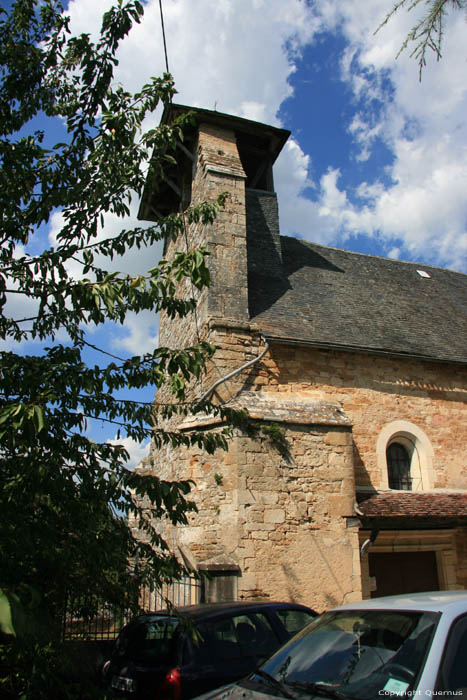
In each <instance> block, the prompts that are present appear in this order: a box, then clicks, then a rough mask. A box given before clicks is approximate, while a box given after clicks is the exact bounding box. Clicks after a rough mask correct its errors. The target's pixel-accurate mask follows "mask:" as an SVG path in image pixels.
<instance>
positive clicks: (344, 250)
mask: <svg viewBox="0 0 467 700" xmlns="http://www.w3.org/2000/svg"><path fill="white" fill-rule="evenodd" d="M280 238H287V239H290V240H293V241H300V243H305V244H306V245H309V246H313V247H316V248H322V249H324V250H335V251H336V252H337V253H346V254H348V255H358V256H360V257H364V258H372V259H376V260H384V261H387V262H393V263H399V264H403V265H413V266H418V267H420V268H421V267H426V268H429V269H430V270H439V271H441V272H452V273H454V274H457V275H462V276H464V277H467V273H465V272H461V271H460V270H453V269H451V268H448V267H441V266H440V265H430V264H429V263H424V262H422V261H420V260H418V261H417V260H400V259H399V258H389V257H386V256H384V255H373V254H371V253H361V252H359V251H356V250H348V248H338V247H337V246H330V245H324V244H323V243H315V242H314V241H308V240H307V239H306V238H297V236H287V235H284V234H282V233H281V234H280Z"/></svg>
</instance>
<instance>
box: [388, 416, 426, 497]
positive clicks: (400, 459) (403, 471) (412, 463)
mask: <svg viewBox="0 0 467 700" xmlns="http://www.w3.org/2000/svg"><path fill="white" fill-rule="evenodd" d="M376 454H377V460H378V467H379V474H380V481H379V484H378V482H377V481H376V480H375V484H374V485H375V486H376V487H377V488H380V489H388V488H389V489H404V490H409V491H428V490H430V489H432V488H434V484H435V473H434V469H433V457H434V452H433V448H432V446H431V443H430V440H429V439H428V437H427V435H425V433H424V432H423V430H421V428H419V427H418V426H417V425H415V424H414V423H410V422H409V421H406V420H395V421H391V422H390V423H387V424H386V425H384V426H383V428H382V429H381V431H380V433H379V435H378V439H377V441H376Z"/></svg>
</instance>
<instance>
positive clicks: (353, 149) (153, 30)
mask: <svg viewBox="0 0 467 700" xmlns="http://www.w3.org/2000/svg"><path fill="white" fill-rule="evenodd" d="M110 4H111V2H110V0H99V2H96V0H71V1H70V2H69V5H68V13H69V14H70V15H71V29H72V31H73V32H75V33H76V32H89V33H91V34H92V33H93V32H95V30H96V28H97V27H98V26H99V24H100V17H101V15H102V12H103V11H104V10H105V9H106V8H107V7H108V6H109V5H110ZM392 5H393V2H392V0H365V1H364V2H361V1H356V0H314V1H306V0H196V1H195V2H193V0H163V8H164V17H165V28H166V37H167V49H168V58H169V68H170V70H171V72H172V73H173V75H174V77H175V83H176V87H177V89H178V91H179V95H178V96H177V98H176V101H177V102H181V103H183V104H189V105H194V106H200V107H204V108H208V109H213V108H214V106H216V108H217V110H219V111H221V112H230V113H233V114H237V115H239V116H243V117H247V118H250V119H257V120H258V121H262V122H266V123H270V124H274V125H277V126H282V127H285V128H287V129H289V130H290V131H291V132H292V136H291V138H290V140H289V142H288V144H287V145H286V147H285V148H284V150H283V153H282V154H281V156H280V157H279V159H278V161H277V164H276V168H275V184H276V190H277V192H278V198H279V209H280V220H281V221H280V223H281V233H282V234H285V235H292V236H300V237H302V238H304V239H307V240H313V241H316V242H318V243H322V244H325V245H331V246H336V247H343V248H347V249H350V250H354V251H359V252H363V253H369V254H375V255H383V256H389V257H395V258H400V259H404V260H413V261H418V262H422V263H425V264H431V265H437V266H441V267H449V268H452V269H456V270H460V271H463V272H467V197H466V192H467V120H466V118H465V115H466V114H467V80H466V69H467V41H466V37H467V23H466V17H465V14H462V12H457V13H454V14H453V15H452V16H450V17H448V21H447V24H446V32H445V50H444V52H443V59H442V61H440V62H436V60H435V59H434V57H433V58H432V57H430V58H429V62H428V65H427V67H426V69H425V71H424V73H423V79H422V82H421V83H420V82H419V79H418V66H417V64H416V62H415V61H414V60H413V59H410V57H409V55H408V52H405V54H403V55H402V56H401V57H400V58H399V59H397V60H396V59H395V56H396V54H397V51H398V49H399V47H400V45H401V43H402V41H403V39H404V38H405V36H406V34H407V32H408V30H409V29H410V28H411V27H412V26H413V24H414V23H415V21H416V15H415V14H414V12H411V13H407V12H406V11H401V12H400V13H398V14H397V15H396V16H395V18H394V19H393V20H392V21H391V22H390V23H389V24H388V25H387V26H386V27H384V28H383V29H381V31H380V32H378V33H377V34H376V35H375V34H374V31H375V29H376V28H377V27H378V25H379V23H380V22H381V21H382V20H383V19H384V16H385V14H386V12H387V11H388V10H389V9H391V7H392ZM421 5H422V9H423V5H424V3H421ZM145 8H146V10H145V17H144V19H143V22H142V24H141V25H140V26H138V27H136V28H135V30H134V31H133V32H132V34H131V35H130V37H129V38H128V39H127V40H126V42H125V43H124V45H123V46H122V48H121V50H120V52H119V60H120V65H119V67H118V70H117V75H116V78H117V80H118V81H120V82H121V83H123V85H124V86H125V87H126V88H127V89H130V90H133V91H136V90H138V89H139V88H140V87H141V85H142V84H143V83H144V82H145V81H147V80H148V79H149V77H150V76H152V75H160V74H161V73H162V72H163V70H164V69H165V60H164V54H163V47H162V37H161V27H160V15H159V1H158V0H146V2H145ZM159 117H160V114H159V113H156V114H155V115H154V116H153V118H152V120H148V123H147V125H146V126H147V127H148V128H149V127H150V126H153V125H154V124H156V123H158V121H159ZM50 136H51V138H53V136H54V134H53V133H51V134H50ZM136 209H137V205H136V203H135V207H134V210H135V213H136ZM130 223H131V222H129V221H127V222H125V224H124V225H125V228H128V227H129V225H130ZM120 226H121V222H120V221H118V220H116V219H110V218H109V219H108V220H107V222H106V230H107V232H108V231H115V232H117V231H118V230H119V228H120ZM59 227H60V216H59V214H58V213H57V215H56V216H55V217H54V218H53V220H52V221H51V223H50V226H49V230H48V231H44V235H48V236H49V237H50V239H51V240H52V241H53V238H54V235H56V232H57V231H58V230H59ZM30 252H34V251H33V250H31V251H30ZM159 255H160V250H159V249H157V248H156V249H154V251H152V257H153V259H152V260H150V261H149V262H148V255H147V253H145V254H143V256H141V255H138V254H137V253H134V254H132V255H130V256H128V258H127V259H126V260H125V263H124V271H125V272H132V271H133V272H141V271H144V269H145V268H147V267H150V266H152V265H153V264H154V263H155V262H156V261H157V258H158V256H159ZM116 267H117V269H122V263H121V262H120V263H119V264H118V265H117V266H116ZM157 333H158V322H157V318H155V317H154V316H152V315H151V314H144V315H142V316H141V317H138V318H130V319H129V320H128V322H127V324H126V325H125V327H124V328H117V327H108V328H106V329H105V331H101V332H99V333H95V334H93V333H91V335H90V340H91V342H96V343H101V344H105V347H106V348H107V349H108V350H110V351H111V352H116V354H133V353H139V352H141V351H143V350H145V349H148V350H149V349H151V348H152V347H154V344H155V343H157ZM140 398H141V399H143V400H144V399H148V398H151V390H148V391H147V392H146V393H145V395H144V396H143V395H141V397H140ZM102 431H104V426H99V433H102ZM109 437H112V435H111V434H109ZM131 447H132V448H133V446H131ZM134 454H135V460H137V459H139V458H140V456H141V454H142V452H141V451H138V449H137V448H136V447H135V452H134Z"/></svg>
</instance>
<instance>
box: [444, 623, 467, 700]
mask: <svg viewBox="0 0 467 700" xmlns="http://www.w3.org/2000/svg"><path fill="white" fill-rule="evenodd" d="M461 688H462V689H465V688H467V618H465V617H462V618H460V619H459V620H456V621H455V622H454V623H453V626H452V629H451V632H450V634H449V639H448V643H447V646H446V650H445V652H444V655H443V660H442V662H441V673H440V688H438V690H445V691H449V692H450V693H452V694H454V693H455V691H458V690H460V689H461Z"/></svg>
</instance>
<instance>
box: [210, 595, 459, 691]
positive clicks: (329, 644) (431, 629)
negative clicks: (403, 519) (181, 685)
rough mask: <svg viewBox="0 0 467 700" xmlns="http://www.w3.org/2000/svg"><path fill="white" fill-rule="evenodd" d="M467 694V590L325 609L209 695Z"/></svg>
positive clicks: (402, 596)
mask: <svg viewBox="0 0 467 700" xmlns="http://www.w3.org/2000/svg"><path fill="white" fill-rule="evenodd" d="M462 695H464V696H465V697H466V698H467V591H435V592H432V593H412V594H407V595H397V596H388V597H385V598H373V599H372V600H364V601H362V602H360V603H353V604H350V605H343V606H340V607H338V608H334V609H333V610H330V611H329V612H326V613H324V614H323V615H320V616H319V617H318V618H316V619H315V620H314V621H313V622H311V623H310V624H309V625H308V626H307V627H305V628H304V630H302V631H301V632H299V634H297V635H296V636H295V637H293V638H292V639H291V640H290V641H289V642H287V644H285V646H283V647H281V648H280V649H279V651H277V652H276V653H275V654H274V656H272V657H271V658H270V659H269V660H268V661H267V662H266V663H264V664H263V665H262V666H260V667H259V668H258V669H257V670H256V671H255V672H254V673H252V674H251V675H250V676H248V677H247V678H245V679H244V680H242V681H240V682H237V683H235V684H232V685H229V686H224V687H223V688H220V689H218V690H217V691H213V692H212V693H206V694H205V695H203V696H201V698H203V700H268V699H269V700H270V698H271V696H273V697H277V698H284V697H285V698H289V699H290V700H303V699H304V698H310V697H312V698H325V699H326V698H335V699H337V700H376V699H377V698H383V699H384V698H385V697H386V698H388V697H394V696H404V697H406V698H412V697H421V698H431V697H433V696H441V697H443V698H446V697H451V698H453V700H455V698H456V697H459V696H460V697H462Z"/></svg>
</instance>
